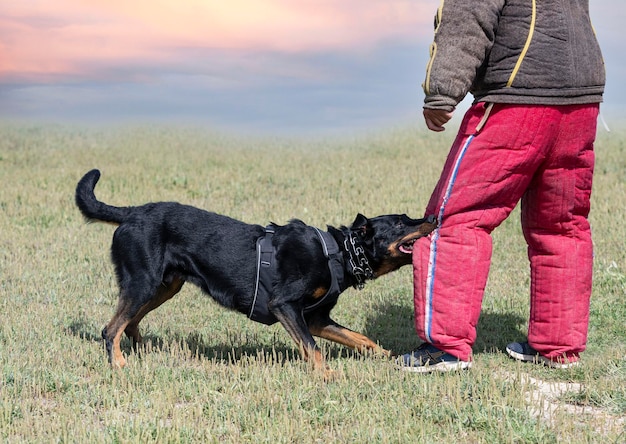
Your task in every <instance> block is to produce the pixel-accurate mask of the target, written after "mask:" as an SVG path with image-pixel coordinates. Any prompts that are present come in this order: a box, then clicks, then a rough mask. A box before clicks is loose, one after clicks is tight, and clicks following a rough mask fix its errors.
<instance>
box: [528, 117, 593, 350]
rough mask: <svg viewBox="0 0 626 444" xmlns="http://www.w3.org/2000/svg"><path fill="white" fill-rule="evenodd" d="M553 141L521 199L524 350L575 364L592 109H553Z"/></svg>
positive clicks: (587, 236)
mask: <svg viewBox="0 0 626 444" xmlns="http://www.w3.org/2000/svg"><path fill="white" fill-rule="evenodd" d="M551 112H552V114H553V117H552V118H551V119H552V120H554V121H556V120H557V119H558V120H559V121H560V124H559V131H558V136H557V137H556V138H555V140H554V141H553V147H552V148H551V149H550V150H549V151H548V152H547V153H546V159H545V161H544V162H543V164H542V166H541V167H540V169H539V170H538V171H537V172H536V174H535V177H534V178H533V181H532V182H531V184H530V187H529V189H528V190H527V192H526V193H525V195H524V197H523V199H522V227H523V231H524V236H525V238H526V241H527V243H528V257H529V259H530V267H531V289H530V294H531V299H530V321H529V328H528V342H529V344H530V346H531V347H532V348H533V349H535V350H536V351H537V352H538V353H539V354H541V355H542V356H544V357H546V358H548V359H550V360H554V361H561V360H563V358H567V359H565V360H564V361H565V362H574V361H577V360H578V354H579V353H580V352H582V351H583V350H584V349H585V346H586V342H587V327H588V322H589V299H590V296H591V283H592V262H593V250H592V249H593V246H592V242H591V230H590V227H589V222H588V220H587V216H588V214H589V209H590V196H591V184H592V177H593V167H594V152H593V143H594V140H595V135H596V120H597V114H598V106H597V105H586V106H567V107H553V108H552V110H551Z"/></svg>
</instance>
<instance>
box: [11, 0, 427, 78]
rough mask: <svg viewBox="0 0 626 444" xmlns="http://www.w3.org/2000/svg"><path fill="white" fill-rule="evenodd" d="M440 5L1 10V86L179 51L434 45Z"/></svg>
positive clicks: (65, 2)
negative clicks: (391, 42)
mask: <svg viewBox="0 0 626 444" xmlns="http://www.w3.org/2000/svg"><path fill="white" fill-rule="evenodd" d="M434 8H436V4H433V1H427V0H424V1H415V0H413V1H411V0H386V1H366V0H343V1H341V2H339V1H336V0H299V1H297V2H296V1H293V0H265V1H262V0H228V1H224V0H210V1H209V0H186V1H184V2H178V1H176V2H175V1H173V0H169V1H168V0H152V1H148V0H137V1H133V2H128V1H121V0H106V1H105V0H91V1H89V2H84V1H82V0H58V1H55V2H52V1H38V2H30V1H24V2H11V4H10V5H6V4H5V5H4V6H3V7H2V9H1V10H0V42H1V43H0V79H2V78H4V79H5V80H6V79H13V80H29V79H37V80H38V81H46V80H49V81H52V80H53V79H54V78H56V76H61V75H67V74H69V75H75V76H78V77H80V76H82V75H91V76H92V75H94V73H93V69H94V66H111V65H112V66H123V65H124V64H126V63H128V62H132V63H142V62H147V63H163V62H168V61H170V62H171V61H173V60H175V59H176V57H177V55H176V49H177V48H225V49H247V50H275V51H287V52H289V51H293V52H296V51H309V50H310V51H316V50H345V49H350V50H354V51H367V50H368V48H371V47H372V46H374V45H376V44H377V42H380V41H382V40H386V39H391V38H405V39H418V38H423V39H428V38H430V35H431V34H432V25H431V23H432V16H433V13H434Z"/></svg>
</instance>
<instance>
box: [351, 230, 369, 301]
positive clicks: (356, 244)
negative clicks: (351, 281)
mask: <svg viewBox="0 0 626 444" xmlns="http://www.w3.org/2000/svg"><path fill="white" fill-rule="evenodd" d="M345 234H346V237H345V239H344V241H343V246H344V249H345V251H346V252H347V253H348V267H349V269H350V273H351V274H352V275H353V276H354V278H355V279H356V284H355V285H354V287H355V288H358V289H359V290H362V289H363V287H364V286H365V281H366V280H368V279H373V278H374V270H372V267H371V266H370V263H369V260H368V259H367V256H366V255H365V248H363V245H362V244H361V241H360V240H359V239H358V238H357V235H356V234H355V233H354V232H352V231H348V232H347V233H345Z"/></svg>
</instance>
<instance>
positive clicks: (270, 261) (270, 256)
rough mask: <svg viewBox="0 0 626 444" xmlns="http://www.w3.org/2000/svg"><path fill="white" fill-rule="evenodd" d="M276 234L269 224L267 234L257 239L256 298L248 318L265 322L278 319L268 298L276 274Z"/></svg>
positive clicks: (266, 228)
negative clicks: (274, 238) (271, 310)
mask: <svg viewBox="0 0 626 444" xmlns="http://www.w3.org/2000/svg"><path fill="white" fill-rule="evenodd" d="M273 236H274V227H273V226H272V225H268V226H267V227H265V236H261V237H260V238H259V239H258V240H257V241H256V251H257V265H256V285H255V288H254V299H253V300H252V307H250V313H249V314H248V318H250V319H252V320H253V321H257V322H262V323H263V324H267V325H272V324H275V323H276V322H277V321H278V319H276V316H274V315H273V314H272V313H271V312H270V310H269V307H268V304H267V302H268V299H269V296H270V295H271V294H272V291H273V289H272V281H273V278H274V275H275V274H276V261H275V260H274V259H275V257H274V255H275V253H276V252H275V250H274V246H273V245H272V237H273Z"/></svg>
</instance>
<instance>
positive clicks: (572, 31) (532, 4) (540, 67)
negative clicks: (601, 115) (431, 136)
mask: <svg viewBox="0 0 626 444" xmlns="http://www.w3.org/2000/svg"><path fill="white" fill-rule="evenodd" d="M604 83H605V72H604V61H603V59H602V53H601V52H600V47H599V45H598V41H597V39H596V36H595V32H594V30H593V28H592V26H591V21H590V18H589V1H588V0H541V1H538V0H475V1H472V0H441V5H440V7H439V9H438V11H437V16H436V18H435V39H434V42H433V44H432V45H431V49H430V61H429V63H428V66H427V72H426V80H425V82H424V85H423V87H424V92H425V93H426V99H425V104H424V107H425V108H433V109H444V110H447V111H451V110H452V109H453V108H454V107H455V106H456V105H457V104H458V103H459V102H460V101H461V100H463V98H464V97H465V96H466V95H467V93H468V92H471V93H472V94H473V96H474V98H475V101H476V102H499V103H518V104H543V105H569V104H581V103H597V102H601V101H602V94H603V93H604Z"/></svg>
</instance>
